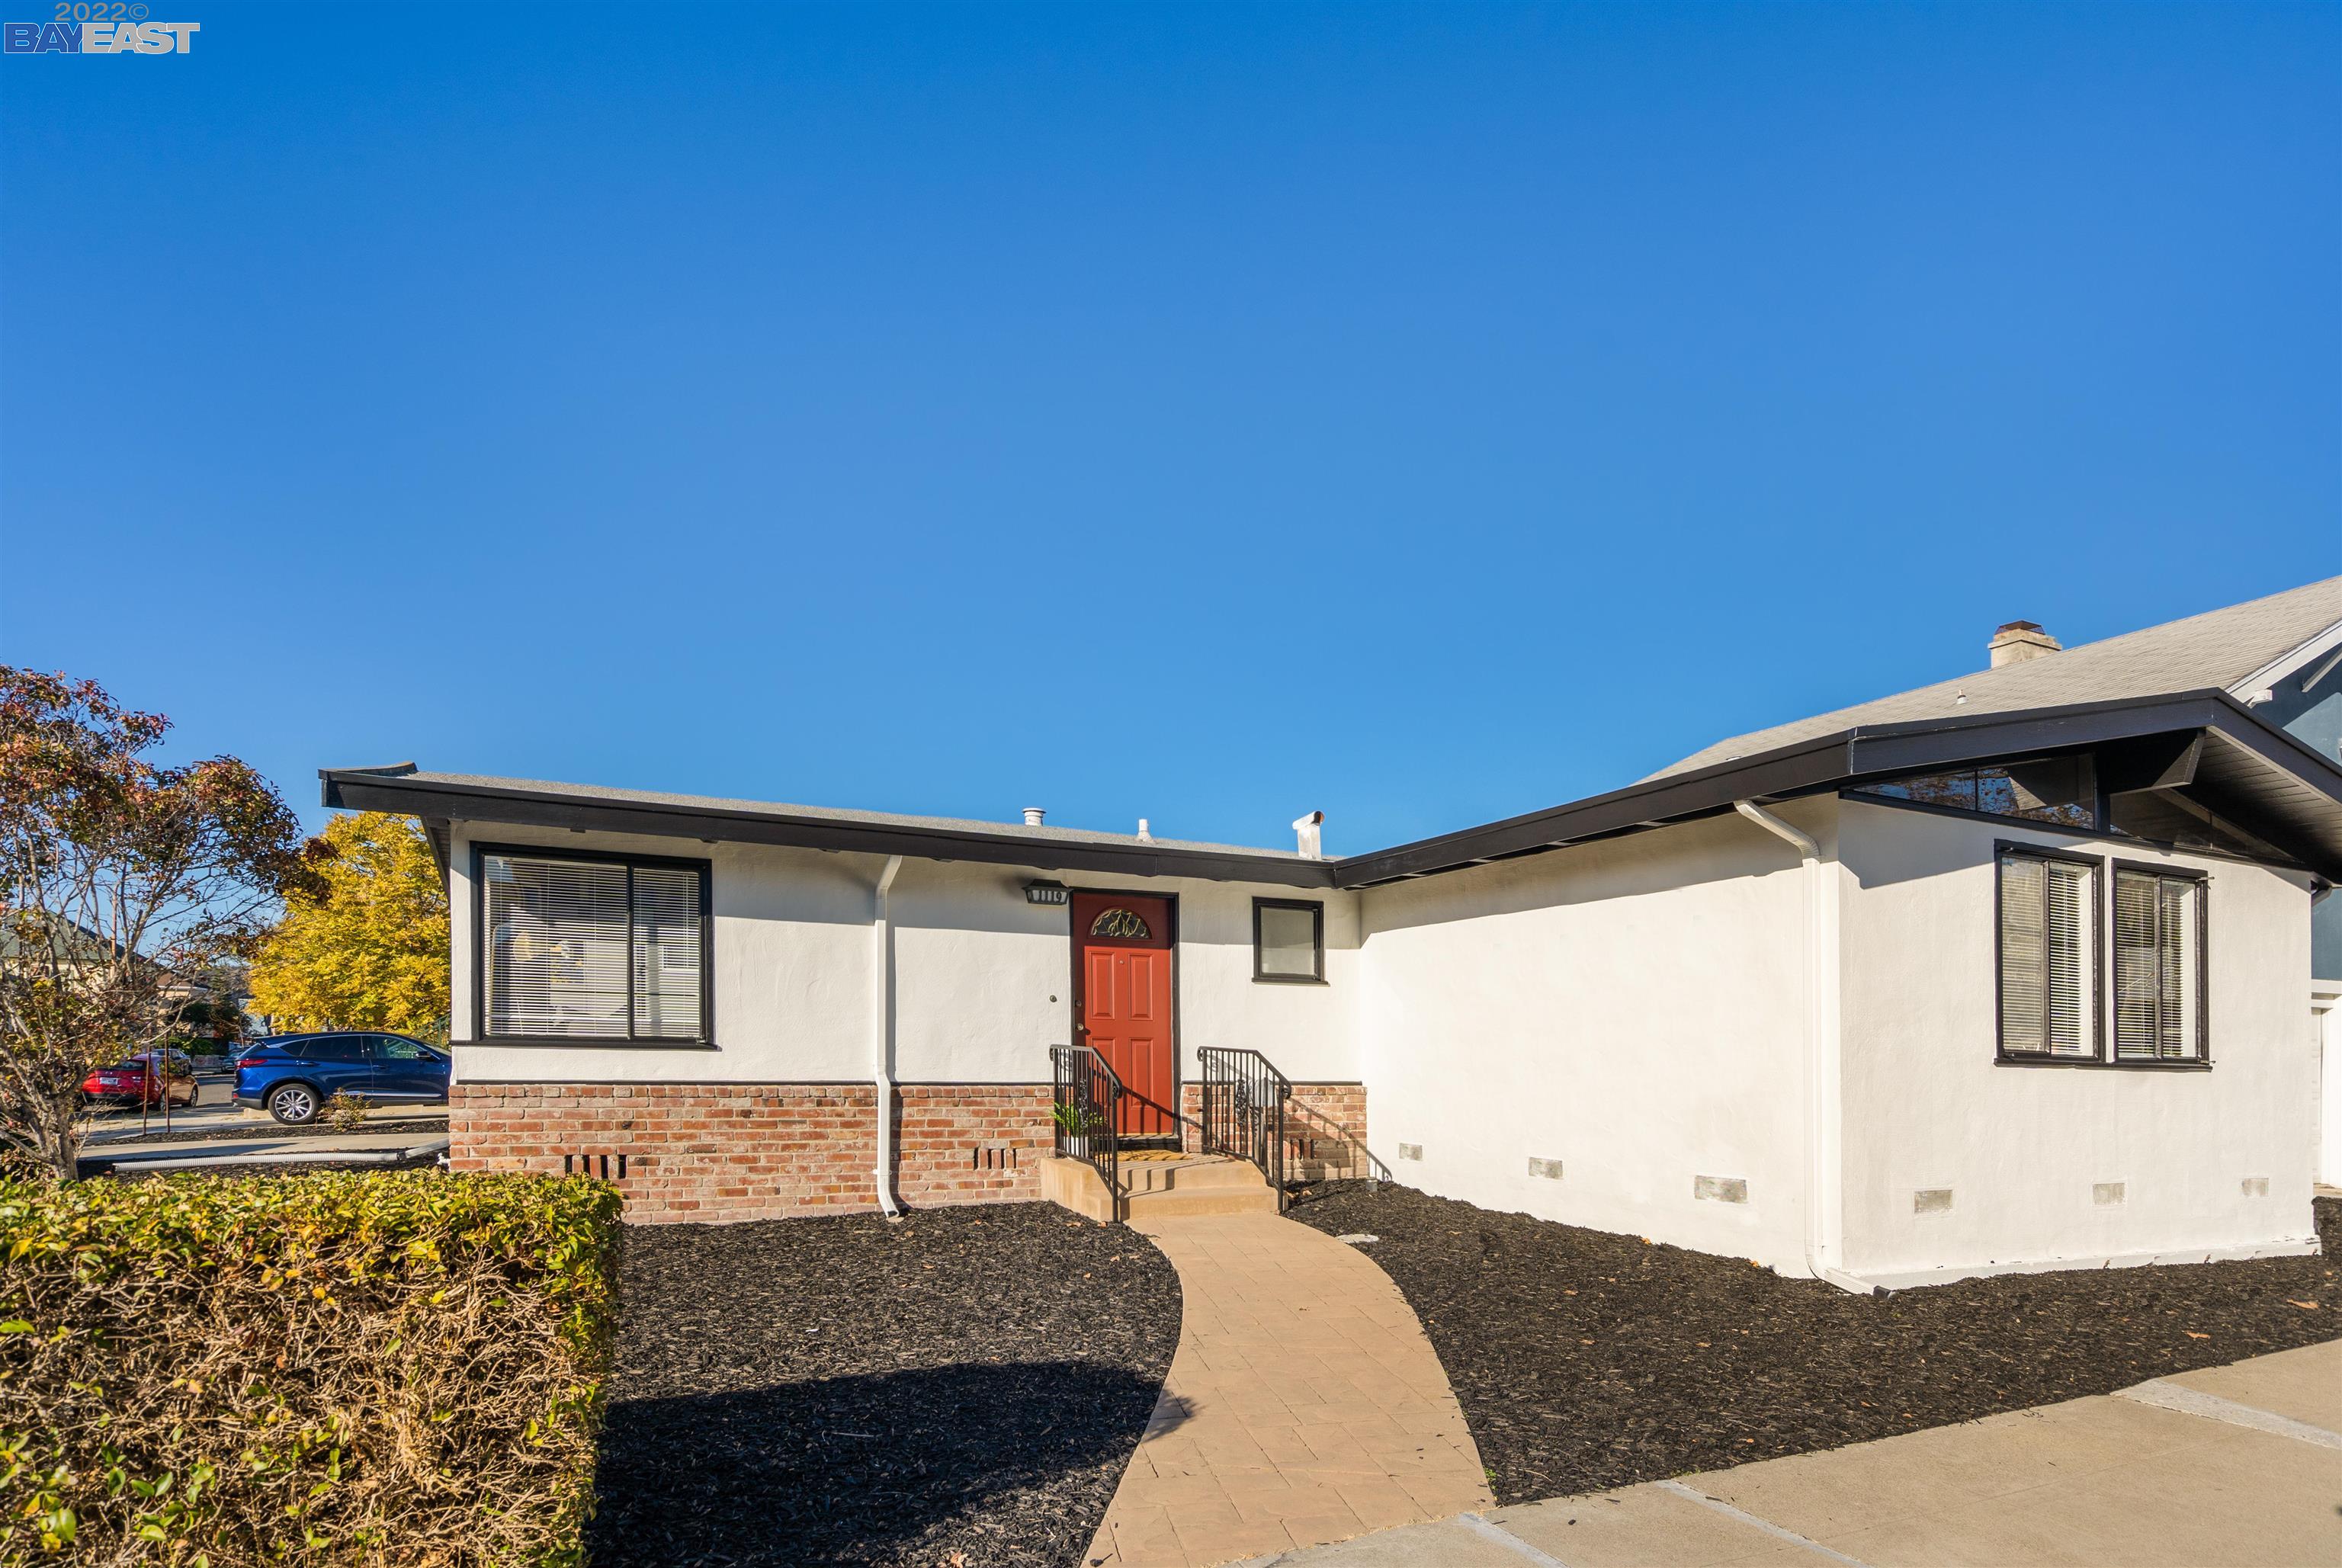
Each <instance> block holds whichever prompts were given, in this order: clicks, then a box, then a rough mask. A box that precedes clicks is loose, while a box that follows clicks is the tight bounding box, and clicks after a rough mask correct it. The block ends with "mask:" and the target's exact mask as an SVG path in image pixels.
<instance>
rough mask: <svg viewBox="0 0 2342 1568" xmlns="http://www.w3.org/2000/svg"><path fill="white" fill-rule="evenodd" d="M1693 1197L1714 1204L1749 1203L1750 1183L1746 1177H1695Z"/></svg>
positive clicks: (1693, 1179) (1692, 1190)
mask: <svg viewBox="0 0 2342 1568" xmlns="http://www.w3.org/2000/svg"><path fill="white" fill-rule="evenodd" d="M1691 1195H1692V1196H1693V1197H1695V1198H1705V1199H1706V1200H1707V1201H1708V1202H1710V1203H1746V1202H1747V1201H1748V1182H1747V1178H1746V1177H1744V1176H1694V1177H1693V1178H1692V1179H1691Z"/></svg>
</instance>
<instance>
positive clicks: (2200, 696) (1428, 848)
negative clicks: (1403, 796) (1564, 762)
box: [1335, 690, 2342, 888]
mask: <svg viewBox="0 0 2342 1568" xmlns="http://www.w3.org/2000/svg"><path fill="white" fill-rule="evenodd" d="M2190 730H2194V731H2211V732H2214V733H2217V734H2219V735H2221V736H2222V738H2223V739H2224V740H2227V742H2229V743H2230V744H2234V745H2236V746H2237V747H2239V748H2241V749H2242V750H2244V751H2246V752H2247V753H2249V754H2252V755H2254V756H2256V757H2257V758H2258V759H2259V760H2261V761H2262V762H2263V763H2264V764H2267V766H2268V767H2271V768H2274V769H2276V770H2278V771H2281V772H2283V773H2285V774H2288V775H2290V776H2291V777H2293V778H2295V779H2297V780H2298V781H2301V782H2302V783H2303V784H2306V785H2307V786H2308V787H2309V788H2311V789H2313V790H2314V791H2315V792H2316V793H2317V794H2320V795H2322V796H2324V797H2325V798H2326V799H2327V800H2329V801H2330V802H2332V803H2334V804H2336V805H2337V806H2342V769H2337V767H2336V766H2335V765H2334V764H2332V763H2330V762H2328V761H2327V760H2326V759H2325V758H2324V757H2322V756H2320V755H2319V754H2317V752H2315V751H2312V750H2311V749H2310V748H2308V747H2307V746H2306V745H2304V744H2302V743H2301V742H2299V741H2297V740H2296V739H2295V738H2294V737H2293V736H2291V735H2289V734H2286V733H2284V732H2283V731H2281V730H2278V729H2276V728H2274V727H2273V726H2271V725H2269V724H2266V723H2264V722H2263V721H2262V720H2261V719H2259V718H2258V717H2257V716H2256V715H2254V714H2252V713H2251V712H2250V711H2249V710H2248V709H2247V708H2246V707H2245V706H2244V705H2243V704H2240V703H2238V702H2237V700H2236V699H2235V698H2234V697H2231V696H2229V695H2228V694H2227V693H2225V692H2220V691H2213V690H2206V691H2197V692H2182V693H2177V694H2171V695H2167V696H2158V697H2147V698H2131V699H2127V700H2124V701H2121V702H2109V703H2086V704H2073V705H2069V706H2064V707H2056V708H2037V709H2031V710H2026V711H2021V712H2015V713H1994V714H1976V715H1974V716H1972V717H1971V716H1963V717H1960V718H1953V719H1927V720H1918V721H1912V722H1908V723H1902V724H1872V725H1867V726H1857V727H1856V728H1853V729H1847V730H1841V731H1838V732H1837V733H1835V734H1827V735H1821V736H1817V737H1815V738H1814V739H1811V740H1805V741H1798V742H1795V743H1792V744H1789V745H1786V746H1781V747H1778V748H1777V749H1775V750H1773V751H1769V752H1761V753H1758V754H1756V755H1754V756H1747V757H1736V758H1734V759H1733V760H1732V761H1730V762H1726V763H1718V764H1714V765H1712V766H1709V767H1705V768H1700V769H1698V770H1696V771H1694V772H1691V773H1685V774H1663V775H1661V776H1659V777H1657V778H1654V779H1646V780H1645V781H1643V782H1642V783H1640V784H1629V785H1628V786H1626V788H1624V789H1619V790H1613V791H1611V792H1609V793H1608V794H1599V795H1593V796H1589V797H1588V798H1586V799H1585V800H1581V801H1573V802H1571V803H1570V804H1566V805H1560V806H1555V807H1552V808H1551V809H1549V810H1546V811H1539V812H1531V813H1528V814H1526V815H1523V816H1516V817H1510V818H1507V819H1506V820H1505V821H1503V822H1497V823H1490V824H1486V826H1483V827H1474V828H1466V829H1463V830H1462V831H1460V832H1456V833H1451V834H1441V835H1439V836H1437V837H1436V838H1427V839H1423V840H1420V841H1418V842H1416V843H1415V844H1400V845H1398V846H1396V848H1392V849H1386V850H1379V851H1376V852H1375V853H1374V854H1361V855H1353V856H1350V857H1349V858H1348V859H1346V860H1343V861H1340V862H1338V863H1336V866H1335V880H1336V885H1337V886H1340V887H1346V888H1356V887H1372V886H1375V885H1376V884H1381V883H1386V882H1396V881H1400V880H1404V879H1406V878H1410V877H1417V876H1432V875H1436V874H1439V873H1441V872H1446V871H1456V870H1459V869H1462V868H1463V867H1466V866H1470V865H1478V864H1484V863H1486V862H1487V861H1491V860H1504V859H1510V858H1513V857H1515V856H1517V855H1522V854H1536V853H1538V852H1540V851H1544V850H1551V849H1560V848H1563V847H1566V845H1569V844H1583V843H1586V842H1587V841H1588V840H1592V839H1598V838H1608V837H1612V836H1615V835H1616V834H1622V833H1632V832H1635V831H1637V830H1638V829H1641V828H1646V827H1659V826H1664V825H1666V824H1670V823H1677V822H1689V821H1693V820H1696V819H1697V818H1699V817H1703V816H1712V815H1716V814H1719V813H1722V812H1726V811H1729V810H1731V809H1732V803H1733V802H1735V801H1737V800H1781V799H1788V798H1794V797H1796V796H1798V795H1805V794H1822V793H1825V792H1834V791H1836V790H1837V789H1840V788H1843V787H1845V786H1847V785H1848V784H1860V783H1863V782H1866V781H1867V780H1873V779H1879V778H1886V777H1891V776H1894V775H1897V774H1912V773H1923V772H1927V771H1929V770H1941V769H1947V768H1952V767H1957V766H1962V765H1969V766H1973V765H1977V764H1984V763H1988V762H1992V761H1997V760H2002V759H2009V758H2015V757H2020V756H2028V755H2038V754H2042V753H2045V752H2056V751H2060V750H2070V749H2075V748H2078V747H2084V746H2091V745H2100V744H2107V743H2108V742H2113V741H2121V740H2129V739H2135V738H2137V737H2140V736H2144V735H2151V734H2170V733H2174V732H2179V731H2190ZM2318 858H2320V859H2328V858H2330V857H2327V856H2320V857H2318ZM2312 864H2313V868H2314V869H2317V870H2319V871H2321V872H2323V873H2325V874H2329V875H2330V874H2333V873H2334V870H2336V869H2342V867H2336V866H2330V865H2327V864H2315V863H2312Z"/></svg>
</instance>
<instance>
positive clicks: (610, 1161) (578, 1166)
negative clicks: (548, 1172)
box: [561, 1154, 626, 1182]
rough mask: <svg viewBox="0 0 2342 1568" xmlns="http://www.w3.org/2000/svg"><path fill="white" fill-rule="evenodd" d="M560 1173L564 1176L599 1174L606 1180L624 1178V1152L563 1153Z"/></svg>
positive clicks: (620, 1179)
mask: <svg viewBox="0 0 2342 1568" xmlns="http://www.w3.org/2000/svg"><path fill="white" fill-rule="evenodd" d="M561 1174H563V1175H565V1176H599V1177H600V1178H601V1179H602V1180H604V1181H606V1182H607V1181H611V1180H616V1181H621V1182H623V1181H625V1180H626V1155H624V1154H564V1155H562V1156H561Z"/></svg>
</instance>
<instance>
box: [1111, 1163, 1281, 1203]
mask: <svg viewBox="0 0 2342 1568" xmlns="http://www.w3.org/2000/svg"><path fill="white" fill-rule="evenodd" d="M1120 1169H1121V1173H1122V1190H1123V1192H1124V1193H1127V1194H1130V1195H1132V1196H1136V1195H1137V1194H1138V1193H1169V1192H1194V1191H1196V1190H1198V1189H1201V1188H1205V1187H1257V1186H1262V1185H1265V1183H1263V1182H1262V1180H1261V1175H1260V1168H1259V1167H1258V1166H1256V1165H1254V1164H1251V1163H1249V1162H1248V1161H1245V1160H1231V1159H1229V1158H1227V1157H1226V1156H1225V1155H1222V1154H1183V1155H1181V1156H1180V1157H1179V1158H1178V1159H1176V1160H1156V1159H1146V1158H1143V1157H1141V1158H1133V1157H1131V1156H1130V1155H1127V1154H1126V1155H1124V1156H1123V1158H1122V1163H1121V1166H1120Z"/></svg>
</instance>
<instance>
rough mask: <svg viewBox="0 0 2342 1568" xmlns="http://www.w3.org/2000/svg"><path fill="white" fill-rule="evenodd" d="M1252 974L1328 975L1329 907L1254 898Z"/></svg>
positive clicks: (1266, 977) (1290, 977) (1291, 978)
mask: <svg viewBox="0 0 2342 1568" xmlns="http://www.w3.org/2000/svg"><path fill="white" fill-rule="evenodd" d="M1252 977H1253V978H1254V979H1255V980H1288V981H1322V980H1324V979H1325V978H1326V906H1325V905H1324V904H1303V903H1300V902H1298V901H1291V900H1286V899H1278V898H1256V899H1254V900H1253V901H1252Z"/></svg>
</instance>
